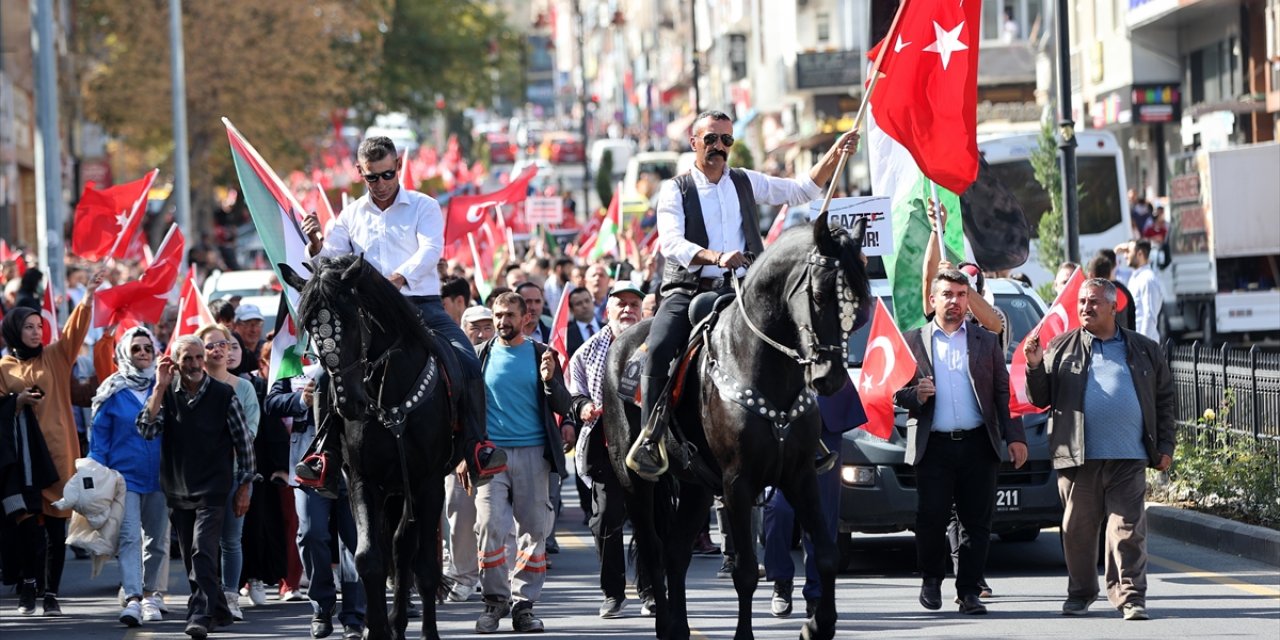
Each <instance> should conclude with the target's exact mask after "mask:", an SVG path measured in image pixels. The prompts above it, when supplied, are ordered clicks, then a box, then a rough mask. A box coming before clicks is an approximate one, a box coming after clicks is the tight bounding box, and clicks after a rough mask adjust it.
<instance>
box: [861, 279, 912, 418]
mask: <svg viewBox="0 0 1280 640" xmlns="http://www.w3.org/2000/svg"><path fill="white" fill-rule="evenodd" d="M915 374H916V359H915V357H914V356H912V355H911V349H909V348H907V342H906V341H905V340H903V339H902V332H901V331H898V326H897V325H896V324H894V323H893V318H892V317H891V316H890V315H889V310H888V309H886V308H885V306H884V301H883V300H880V299H879V298H877V299H876V312H875V318H873V319H872V320H871V334H870V335H869V336H867V351H866V354H865V355H863V357H862V374H861V375H860V376H859V378H858V395H859V396H861V398H862V410H863V411H865V412H866V414H867V423H866V424H865V425H863V426H862V428H863V429H866V430H867V433H870V434H871V435H873V436H876V437H877V438H882V439H884V440H888V439H889V436H890V435H892V434H893V394H894V393H895V392H897V391H898V389H901V388H902V386H903V385H905V384H906V383H908V382H910V381H911V378H912V377H914V376H915Z"/></svg>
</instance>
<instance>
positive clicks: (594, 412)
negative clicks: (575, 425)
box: [578, 402, 604, 424]
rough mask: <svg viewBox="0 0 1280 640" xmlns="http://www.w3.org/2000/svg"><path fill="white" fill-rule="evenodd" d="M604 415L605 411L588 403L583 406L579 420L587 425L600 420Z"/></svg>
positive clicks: (579, 412) (579, 413)
mask: <svg viewBox="0 0 1280 640" xmlns="http://www.w3.org/2000/svg"><path fill="white" fill-rule="evenodd" d="M602 413H604V409H601V408H600V407H597V406H595V405H594V404H591V403H590V402H588V403H587V404H584V405H582V409H581V410H579V411H578V420H580V421H582V424H587V423H588V422H591V421H592V420H595V419H596V418H599V417H600V414H602Z"/></svg>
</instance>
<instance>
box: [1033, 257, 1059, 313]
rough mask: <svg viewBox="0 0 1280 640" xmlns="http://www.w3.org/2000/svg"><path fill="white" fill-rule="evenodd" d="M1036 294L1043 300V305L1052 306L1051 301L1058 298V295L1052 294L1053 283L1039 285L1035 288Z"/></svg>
mask: <svg viewBox="0 0 1280 640" xmlns="http://www.w3.org/2000/svg"><path fill="white" fill-rule="evenodd" d="M1054 268H1057V266H1056V265H1055V267H1054ZM1036 293H1037V294H1039V295H1040V299H1041V300H1044V303H1045V304H1053V299H1054V298H1056V297H1058V294H1056V293H1054V292H1053V282H1042V283H1040V286H1038V287H1036Z"/></svg>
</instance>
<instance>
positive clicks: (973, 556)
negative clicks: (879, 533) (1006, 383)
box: [916, 427, 1000, 596]
mask: <svg viewBox="0 0 1280 640" xmlns="http://www.w3.org/2000/svg"><path fill="white" fill-rule="evenodd" d="M999 466H1000V459H999V458H997V457H996V454H995V450H994V449H993V448H992V447H991V441H990V439H989V438H988V436H987V433H986V427H978V429H977V430H975V431H974V432H972V433H970V434H969V435H968V437H965V438H964V439H961V440H952V439H950V438H949V437H945V436H938V435H934V436H931V437H930V438H929V444H928V448H927V449H926V450H925V454H924V458H923V459H921V461H920V465H919V466H918V467H917V468H916V493H917V496H918V497H919V505H918V507H917V510H916V558H917V561H918V562H919V565H920V572H921V573H922V574H923V575H924V577H925V578H926V579H928V578H936V579H939V580H941V579H942V578H944V577H945V576H946V574H947V563H948V561H950V560H951V549H950V544H948V540H947V524H948V523H949V522H950V520H951V512H952V508H953V507H954V509H955V514H956V518H957V519H958V520H959V521H960V525H961V526H962V527H964V531H965V533H966V534H967V535H966V536H964V539H962V540H960V541H959V546H958V548H957V549H956V593H957V595H961V596H964V595H968V594H973V595H978V594H979V593H980V591H981V589H980V587H979V586H978V585H979V582H981V580H982V575H983V571H984V568H985V566H986V564H987V549H988V547H989V546H990V544H991V517H992V514H993V513H994V512H995V491H996V472H997V471H998V470H999Z"/></svg>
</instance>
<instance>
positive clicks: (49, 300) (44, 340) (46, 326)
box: [40, 284, 62, 346]
mask: <svg viewBox="0 0 1280 640" xmlns="http://www.w3.org/2000/svg"><path fill="white" fill-rule="evenodd" d="M40 307H41V308H40V344H42V345H45V346H48V345H49V344H51V343H53V341H54V340H57V339H58V338H61V337H62V329H61V327H60V326H59V325H58V307H57V306H55V305H54V304H53V285H49V284H46V285H45V287H44V299H43V301H42V304H41V305H40Z"/></svg>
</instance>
